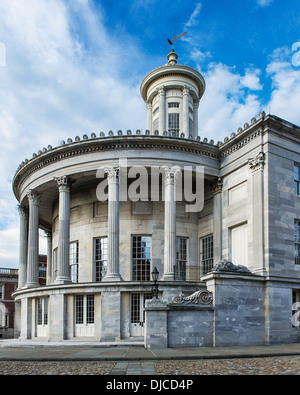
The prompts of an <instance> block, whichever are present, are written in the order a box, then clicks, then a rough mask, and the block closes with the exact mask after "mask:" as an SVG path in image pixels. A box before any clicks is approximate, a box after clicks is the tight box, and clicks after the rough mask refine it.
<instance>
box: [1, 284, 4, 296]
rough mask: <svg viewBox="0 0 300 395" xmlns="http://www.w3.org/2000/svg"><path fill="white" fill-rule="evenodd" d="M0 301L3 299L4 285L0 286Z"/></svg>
mask: <svg viewBox="0 0 300 395" xmlns="http://www.w3.org/2000/svg"><path fill="white" fill-rule="evenodd" d="M0 299H4V285H3V284H0Z"/></svg>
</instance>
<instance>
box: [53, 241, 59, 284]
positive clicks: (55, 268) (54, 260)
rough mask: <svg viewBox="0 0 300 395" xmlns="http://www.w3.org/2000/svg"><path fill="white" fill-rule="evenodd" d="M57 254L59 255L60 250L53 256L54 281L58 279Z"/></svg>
mask: <svg viewBox="0 0 300 395" xmlns="http://www.w3.org/2000/svg"><path fill="white" fill-rule="evenodd" d="M57 254H58V248H55V249H54V250H53V255H52V279H54V280H55V279H56V277H57Z"/></svg>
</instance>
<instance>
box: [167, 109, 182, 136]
mask: <svg viewBox="0 0 300 395" xmlns="http://www.w3.org/2000/svg"><path fill="white" fill-rule="evenodd" d="M168 116H169V118H168V119H169V123H168V125H169V127H168V130H169V132H175V133H176V136H179V114H178V113H170V114H168Z"/></svg>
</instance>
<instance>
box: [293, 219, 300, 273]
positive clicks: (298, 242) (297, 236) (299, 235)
mask: <svg viewBox="0 0 300 395" xmlns="http://www.w3.org/2000/svg"><path fill="white" fill-rule="evenodd" d="M294 240H295V253H294V254H295V264H296V265H300V221H295V231H294Z"/></svg>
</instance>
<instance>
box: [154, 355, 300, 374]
mask: <svg viewBox="0 0 300 395" xmlns="http://www.w3.org/2000/svg"><path fill="white" fill-rule="evenodd" d="M155 367H156V372H157V374H158V375H161V374H166V375H238V374H239V375H241V374H242V375H300V356H283V357H268V358H234V359H216V360H215V359H210V360H201V361H176V362H175V361H159V362H155Z"/></svg>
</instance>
